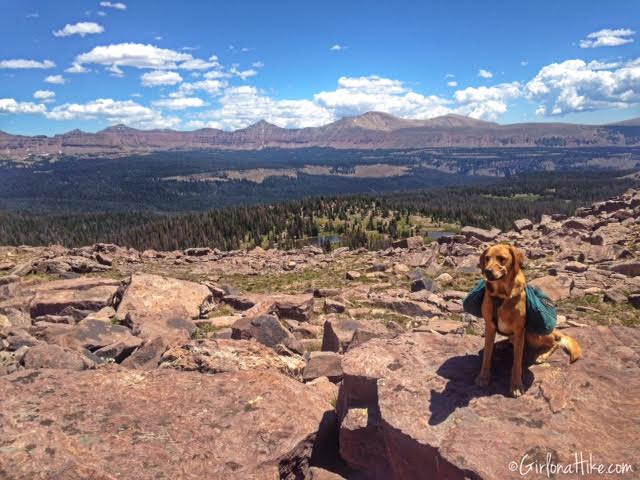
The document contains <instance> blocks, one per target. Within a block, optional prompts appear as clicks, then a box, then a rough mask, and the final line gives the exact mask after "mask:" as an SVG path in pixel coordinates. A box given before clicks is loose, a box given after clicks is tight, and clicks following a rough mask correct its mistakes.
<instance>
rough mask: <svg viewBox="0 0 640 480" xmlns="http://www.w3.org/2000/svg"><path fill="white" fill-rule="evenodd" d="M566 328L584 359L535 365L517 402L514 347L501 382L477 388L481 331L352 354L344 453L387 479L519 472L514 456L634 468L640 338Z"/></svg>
mask: <svg viewBox="0 0 640 480" xmlns="http://www.w3.org/2000/svg"><path fill="white" fill-rule="evenodd" d="M566 332H567V333H569V334H570V335H572V336H574V337H575V338H576V339H577V340H578V341H579V342H580V343H581V345H582V347H583V349H584V351H585V352H587V353H586V355H585V356H584V358H583V359H581V360H579V361H578V362H576V363H574V364H572V365H569V362H568V358H567V357H566V355H564V354H563V353H562V352H560V351H558V352H556V353H555V354H554V355H553V356H552V357H551V358H550V360H549V362H548V363H547V364H545V365H532V364H531V362H530V361H528V362H526V366H525V369H524V384H525V393H524V395H523V396H522V397H520V398H518V399H517V400H514V399H513V398H509V397H508V396H507V393H508V386H509V372H510V366H511V355H512V353H511V349H510V348H506V349H497V350H496V351H495V354H494V355H495V356H494V363H493V381H494V384H493V386H489V387H485V388H482V387H477V386H475V384H474V378H475V376H476V375H477V374H478V371H479V368H480V363H481V357H480V355H479V353H480V351H481V349H482V343H483V341H482V339H481V338H480V337H476V336H462V337H460V336H450V335H446V336H441V335H436V334H431V333H411V334H405V335H402V336H400V337H397V338H395V339H393V340H383V339H375V340H372V341H370V342H367V343H366V344H365V345H362V346H361V347H358V348H355V349H353V350H350V351H349V352H348V353H347V354H346V355H345V356H344V358H343V362H342V364H343V371H344V377H343V383H342V386H341V389H340V397H339V401H338V409H339V414H340V418H341V419H342V427H341V432H340V452H341V454H342V456H343V458H344V459H345V460H346V461H347V463H348V464H349V465H350V466H351V467H352V468H354V469H357V470H359V471H361V472H362V474H363V476H364V477H366V478H371V479H378V478H379V479H382V478H384V479H389V480H396V479H397V480H400V479H419V478H447V479H461V480H462V479H467V478H473V479H495V480H501V479H505V478H509V479H510V478H519V477H520V475H517V476H516V474H514V470H513V469H511V470H510V462H519V461H520V460H521V459H523V458H524V464H525V466H526V464H527V463H528V462H531V461H533V460H535V459H538V460H539V461H540V462H541V463H545V462H546V458H547V455H550V456H551V458H552V459H553V460H554V461H556V462H562V463H564V464H569V463H572V462H574V461H575V458H574V455H575V454H576V453H578V454H579V453H580V452H583V453H584V454H585V455H587V458H588V456H589V455H590V454H591V455H592V456H593V459H594V461H595V462H598V463H606V464H610V463H630V462H631V463H632V462H633V460H630V459H633V458H635V455H636V450H637V443H636V438H637V431H636V428H635V419H637V418H638V417H639V416H640V404H638V402H637V401H636V399H637V397H638V395H639V394H640V391H638V382H637V378H638V376H639V375H640V366H639V363H638V361H639V360H640V351H639V350H638V345H639V344H640V333H639V332H638V331H637V330H635V329H631V328H626V327H612V328H610V329H609V328H605V327H594V328H570V329H568V330H566ZM611 392H615V395H612V393H611ZM488 419H490V421H489V422H488ZM527 459H528V461H527ZM516 468H517V467H516ZM622 478H626V477H622ZM629 478H631V477H629Z"/></svg>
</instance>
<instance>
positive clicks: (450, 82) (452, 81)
mask: <svg viewBox="0 0 640 480" xmlns="http://www.w3.org/2000/svg"><path fill="white" fill-rule="evenodd" d="M447 86H449V87H457V86H458V82H456V81H455V80H451V81H449V82H447Z"/></svg>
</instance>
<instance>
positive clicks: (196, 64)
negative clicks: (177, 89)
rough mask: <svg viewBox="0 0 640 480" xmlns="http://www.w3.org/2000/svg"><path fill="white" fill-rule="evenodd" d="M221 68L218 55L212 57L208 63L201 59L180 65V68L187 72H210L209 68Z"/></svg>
mask: <svg viewBox="0 0 640 480" xmlns="http://www.w3.org/2000/svg"><path fill="white" fill-rule="evenodd" d="M219 66H220V63H219V62H218V57H217V56H216V55H211V56H210V57H209V59H208V61H205V60H202V59H200V58H194V59H191V60H187V61H186V62H182V63H181V64H180V65H178V68H183V69H185V70H208V69H209V68H218V67H219Z"/></svg>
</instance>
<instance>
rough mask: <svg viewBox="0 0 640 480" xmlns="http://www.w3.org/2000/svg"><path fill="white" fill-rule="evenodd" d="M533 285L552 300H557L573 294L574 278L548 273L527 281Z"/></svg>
mask: <svg viewBox="0 0 640 480" xmlns="http://www.w3.org/2000/svg"><path fill="white" fill-rule="evenodd" d="M527 283H528V284H529V285H531V286H532V287H538V288H540V289H541V290H542V291H543V292H544V293H546V294H547V295H548V296H549V298H550V299H551V300H553V301H554V302H557V301H558V300H563V299H565V298H569V297H570V296H571V288H572V287H573V280H572V279H571V277H569V276H567V275H557V276H553V275H547V276H545V277H539V278H536V279H534V280H530V281H528V282H527Z"/></svg>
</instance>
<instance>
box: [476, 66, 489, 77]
mask: <svg viewBox="0 0 640 480" xmlns="http://www.w3.org/2000/svg"><path fill="white" fill-rule="evenodd" d="M478 76H479V77H482V78H493V73H491V72H490V71H489V70H485V69H484V68H481V69H480V70H478Z"/></svg>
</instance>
